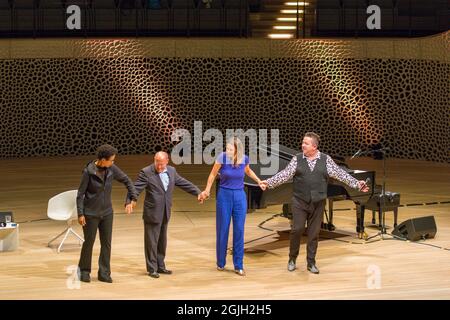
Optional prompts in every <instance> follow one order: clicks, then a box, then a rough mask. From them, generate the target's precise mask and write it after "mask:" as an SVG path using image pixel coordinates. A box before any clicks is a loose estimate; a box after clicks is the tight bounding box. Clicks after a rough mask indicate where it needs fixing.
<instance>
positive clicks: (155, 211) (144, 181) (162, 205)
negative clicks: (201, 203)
mask: <svg viewBox="0 0 450 320" xmlns="http://www.w3.org/2000/svg"><path fill="white" fill-rule="evenodd" d="M167 172H168V174H169V185H168V188H167V191H164V186H163V183H162V181H161V178H160V177H159V174H158V172H156V170H155V165H154V164H152V165H149V166H148V167H145V168H144V169H142V170H141V172H140V173H139V176H138V178H137V180H136V181H135V183H134V187H135V189H136V193H137V195H138V196H139V195H140V194H141V192H142V191H143V190H144V189H145V191H146V192H145V201H144V212H143V219H144V221H145V222H146V223H161V222H162V221H163V217H164V214H166V215H167V221H169V219H170V211H171V208H172V194H173V189H174V188H175V186H177V187H180V188H181V189H183V190H184V191H186V192H188V193H190V194H192V195H198V194H200V193H201V191H200V189H199V188H198V187H197V186H195V185H194V184H192V182H190V181H188V180H186V179H185V178H183V177H182V176H180V175H179V174H178V173H177V171H176V170H175V168H174V167H172V166H167ZM130 201H131V200H130V198H129V197H128V199H127V203H130Z"/></svg>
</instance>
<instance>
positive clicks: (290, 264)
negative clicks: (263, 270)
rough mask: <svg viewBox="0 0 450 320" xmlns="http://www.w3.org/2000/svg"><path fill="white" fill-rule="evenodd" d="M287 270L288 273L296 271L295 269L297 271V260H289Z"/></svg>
mask: <svg viewBox="0 0 450 320" xmlns="http://www.w3.org/2000/svg"><path fill="white" fill-rule="evenodd" d="M287 269H288V271H294V270H295V269H297V267H296V266H295V260H292V259H291V260H289V262H288V266H287Z"/></svg>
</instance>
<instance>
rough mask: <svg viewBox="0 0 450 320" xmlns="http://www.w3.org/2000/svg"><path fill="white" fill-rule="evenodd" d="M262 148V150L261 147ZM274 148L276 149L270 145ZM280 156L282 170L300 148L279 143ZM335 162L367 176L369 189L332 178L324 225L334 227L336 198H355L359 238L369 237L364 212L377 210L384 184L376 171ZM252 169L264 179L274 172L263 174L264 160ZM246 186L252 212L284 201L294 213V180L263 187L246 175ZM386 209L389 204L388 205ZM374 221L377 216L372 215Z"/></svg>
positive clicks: (395, 204) (356, 174)
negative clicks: (362, 188) (356, 168)
mask: <svg viewBox="0 0 450 320" xmlns="http://www.w3.org/2000/svg"><path fill="white" fill-rule="evenodd" d="M259 149H263V150H262V151H264V152H267V150H268V148H267V146H264V145H263V146H259ZM258 151H259V150H258ZM270 151H272V152H273V151H274V149H269V152H268V154H270V153H271V152H270ZM277 151H278V152H277V153H278V157H279V171H280V170H283V169H284V168H285V167H286V166H287V165H288V163H289V162H290V161H291V159H292V157H293V156H294V155H296V154H298V153H299V152H300V151H298V150H294V149H290V148H288V147H285V146H282V145H279V149H278V150H277ZM333 159H334V160H335V162H336V163H337V164H338V165H339V166H340V167H341V168H342V169H344V170H345V171H347V172H348V173H349V174H350V175H351V176H353V177H354V178H356V179H357V180H365V181H366V184H367V185H368V186H369V191H368V192H361V191H358V190H355V189H353V188H350V187H348V186H347V185H345V184H343V183H341V182H339V181H336V180H334V179H331V178H330V180H329V183H328V200H329V201H328V202H329V210H328V211H329V214H328V216H327V217H326V219H324V223H322V228H324V229H327V230H330V231H333V230H334V229H335V226H334V224H333V202H334V201H338V200H352V201H353V202H354V203H355V205H356V232H357V234H358V236H359V238H365V239H366V238H367V234H366V233H365V231H364V212H365V210H366V207H367V206H368V205H369V207H370V209H371V210H375V207H377V205H378V207H379V204H380V202H379V195H380V194H381V187H380V186H379V185H375V172H374V171H362V170H352V169H350V168H348V166H347V165H346V164H345V162H343V159H342V160H339V159H336V158H334V157H333ZM250 167H251V169H252V170H253V171H254V172H255V173H256V174H257V175H258V177H259V178H260V179H261V180H265V179H267V178H270V177H271V176H272V175H269V176H268V175H264V174H262V172H261V169H262V168H264V166H263V165H261V164H259V163H258V164H250ZM244 187H245V191H246V194H247V205H248V212H252V211H254V210H257V209H262V208H266V207H267V206H270V205H280V204H282V205H283V216H285V217H287V218H291V217H292V210H291V198H292V180H291V181H289V182H287V183H285V184H282V185H280V186H278V187H277V188H275V189H267V190H266V191H262V190H261V188H259V186H258V185H257V184H255V183H254V181H253V180H251V179H250V178H249V177H247V176H246V178H245V181H244ZM395 200H396V201H390V205H391V206H393V207H398V206H399V198H398V199H395ZM385 211H386V208H385ZM372 221H374V216H373V218H372Z"/></svg>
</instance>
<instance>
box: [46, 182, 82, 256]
mask: <svg viewBox="0 0 450 320" xmlns="http://www.w3.org/2000/svg"><path fill="white" fill-rule="evenodd" d="M76 199H77V190H70V191H66V192H63V193H60V194H57V195H56V196H54V197H52V198H51V199H50V200H48V208H47V216H48V217H49V218H50V219H52V220H58V221H66V222H67V228H66V229H65V230H64V231H63V232H61V233H60V234H59V235H57V236H56V237H54V238H53V239H52V240H51V241H50V242H49V243H48V246H49V247H50V244H51V243H52V242H53V241H55V240H56V239H58V238H59V237H60V236H62V235H64V238H63V240H62V241H61V243H60V244H59V246H58V251H57V252H58V253H59V252H60V251H61V248H62V245H63V243H64V241H66V239H67V236H68V235H69V233H72V234H74V235H75V236H76V237H77V238H78V240H79V242H80V245H81V243H82V242H83V241H84V239H83V238H82V237H80V236H79V235H78V234H77V233H76V232H75V231H74V230H73V229H72V221H73V220H77V219H78V215H77V203H76V201H77V200H76Z"/></svg>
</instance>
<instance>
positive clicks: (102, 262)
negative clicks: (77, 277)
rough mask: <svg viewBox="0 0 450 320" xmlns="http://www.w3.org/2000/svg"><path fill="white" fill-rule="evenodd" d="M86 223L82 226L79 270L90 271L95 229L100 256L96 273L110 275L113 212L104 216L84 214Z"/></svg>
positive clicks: (104, 275)
mask: <svg viewBox="0 0 450 320" xmlns="http://www.w3.org/2000/svg"><path fill="white" fill-rule="evenodd" d="M85 218H86V225H85V226H84V227H83V234H84V242H83V247H82V248H81V255H80V262H79V263H78V267H79V268H80V271H81V272H87V273H90V272H91V262H92V248H93V247H94V242H95V237H96V236H97V229H98V231H99V235H100V246H101V247H100V256H99V258H98V275H99V276H103V277H108V276H110V275H111V267H110V262H111V238H112V226H113V214H109V215H107V216H104V217H92V216H85Z"/></svg>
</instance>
